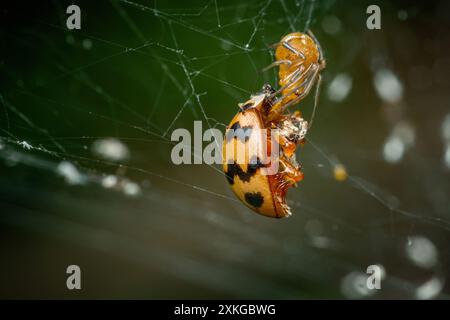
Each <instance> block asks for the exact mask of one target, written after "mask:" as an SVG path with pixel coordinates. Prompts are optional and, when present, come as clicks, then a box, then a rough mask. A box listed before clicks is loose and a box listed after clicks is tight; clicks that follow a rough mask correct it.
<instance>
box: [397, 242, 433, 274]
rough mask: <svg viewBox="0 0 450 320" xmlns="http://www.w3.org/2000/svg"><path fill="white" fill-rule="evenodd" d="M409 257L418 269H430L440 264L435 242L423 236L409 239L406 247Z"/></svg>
mask: <svg viewBox="0 0 450 320" xmlns="http://www.w3.org/2000/svg"><path fill="white" fill-rule="evenodd" d="M405 251H406V255H407V257H408V258H409V259H410V260H411V261H412V262H413V263H414V264H415V265H416V266H418V267H421V268H424V269H430V268H433V267H434V266H436V264H437V262H438V253H437V250H436V247H435V246H434V244H433V242H431V241H430V240H429V239H427V238H425V237H423V236H412V237H409V238H408V242H407V244H406V246H405Z"/></svg>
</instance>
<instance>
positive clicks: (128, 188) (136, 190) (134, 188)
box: [123, 181, 141, 197]
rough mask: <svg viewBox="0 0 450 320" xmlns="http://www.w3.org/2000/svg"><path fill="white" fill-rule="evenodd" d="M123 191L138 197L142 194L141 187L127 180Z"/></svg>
mask: <svg viewBox="0 0 450 320" xmlns="http://www.w3.org/2000/svg"><path fill="white" fill-rule="evenodd" d="M123 192H124V193H125V195H127V196H130V197H137V196H139V195H140V194H141V187H139V185H138V184H137V183H135V182H131V181H127V182H125V184H124V186H123Z"/></svg>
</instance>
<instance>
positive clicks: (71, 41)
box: [66, 34, 75, 45]
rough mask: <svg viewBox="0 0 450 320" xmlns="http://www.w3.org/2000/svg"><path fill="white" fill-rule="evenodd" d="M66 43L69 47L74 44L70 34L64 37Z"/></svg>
mask: <svg viewBox="0 0 450 320" xmlns="http://www.w3.org/2000/svg"><path fill="white" fill-rule="evenodd" d="M66 42H67V43H68V44H70V45H73V44H74V43H75V38H74V37H73V36H72V35H71V34H68V35H67V37H66Z"/></svg>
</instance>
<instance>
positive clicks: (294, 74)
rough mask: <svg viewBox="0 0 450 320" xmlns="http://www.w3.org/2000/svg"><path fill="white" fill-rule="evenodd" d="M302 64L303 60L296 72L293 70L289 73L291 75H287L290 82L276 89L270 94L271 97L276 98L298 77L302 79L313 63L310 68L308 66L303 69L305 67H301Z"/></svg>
mask: <svg viewBox="0 0 450 320" xmlns="http://www.w3.org/2000/svg"><path fill="white" fill-rule="evenodd" d="M302 65H303V62H302V63H300V64H299V68H297V69H296V70H295V71H294V72H292V73H291V74H289V76H287V77H286V78H287V80H288V82H287V83H286V84H285V85H284V86H282V87H281V88H279V89H278V90H276V91H275V92H274V93H272V94H271V96H270V97H271V98H274V97H275V96H277V95H278V94H280V93H281V92H282V91H283V90H286V88H288V87H289V86H290V85H292V84H293V83H295V82H296V81H297V80H298V79H300V78H301V77H302V76H303V75H305V74H307V73H308V72H309V71H310V69H311V65H309V66H308V68H306V70H303V68H301V66H302Z"/></svg>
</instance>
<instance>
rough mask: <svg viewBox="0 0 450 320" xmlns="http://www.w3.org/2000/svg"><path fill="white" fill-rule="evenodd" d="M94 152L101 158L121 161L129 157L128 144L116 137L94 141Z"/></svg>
mask: <svg viewBox="0 0 450 320" xmlns="http://www.w3.org/2000/svg"><path fill="white" fill-rule="evenodd" d="M92 152H93V153H94V154H95V155H97V156H98V157H100V158H103V159H107V160H111V161H121V160H126V159H128V158H129V155H130V152H129V151H128V148H127V146H126V145H125V144H124V143H122V142H121V141H120V140H118V139H116V138H106V139H99V140H96V141H94V142H93V144H92Z"/></svg>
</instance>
